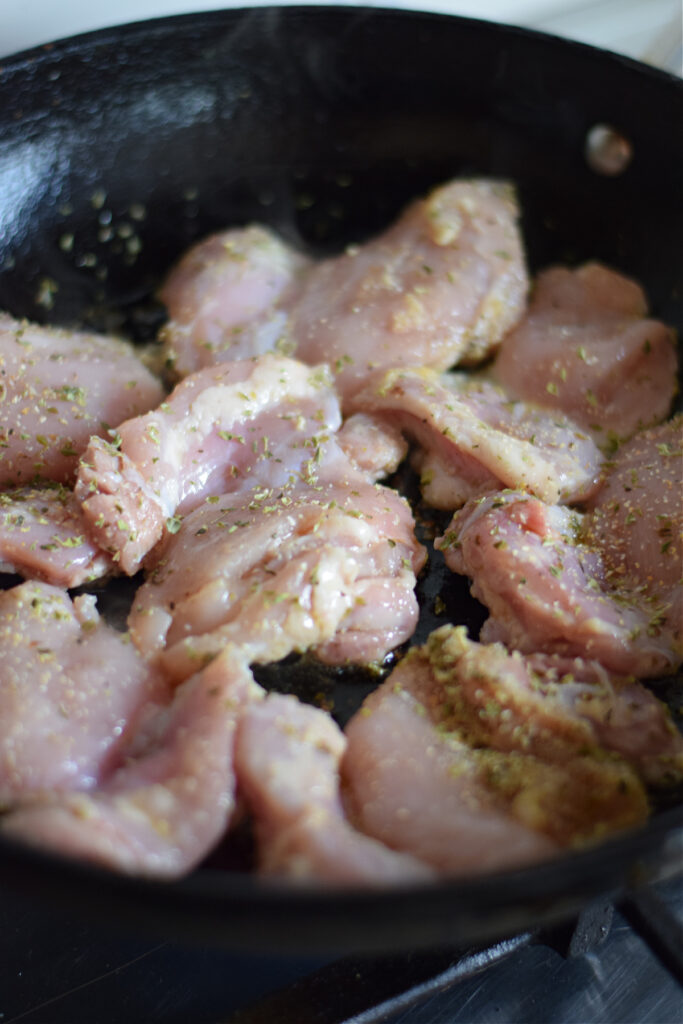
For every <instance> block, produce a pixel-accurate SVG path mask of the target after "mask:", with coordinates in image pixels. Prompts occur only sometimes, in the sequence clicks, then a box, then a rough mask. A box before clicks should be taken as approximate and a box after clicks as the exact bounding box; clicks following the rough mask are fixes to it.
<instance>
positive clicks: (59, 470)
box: [0, 314, 163, 487]
mask: <svg viewBox="0 0 683 1024" xmlns="http://www.w3.org/2000/svg"><path fill="white" fill-rule="evenodd" d="M162 397H163V389H162V387H161V384H160V383H159V381H158V380H156V378H155V377H153V376H152V374H151V373H150V372H149V370H147V369H146V368H145V366H143V364H142V362H141V361H140V359H139V358H138V356H137V355H136V354H135V351H134V349H133V347H132V345H129V344H127V343H126V342H123V341H119V340H117V339H115V338H107V337H102V336H100V335H95V334H83V333H80V332H75V331H64V330H58V329H56V328H54V327H38V326H36V325H35V324H29V323H27V322H26V321H25V320H22V321H18V320H13V319H12V318H11V317H9V316H7V315H6V314H0V398H1V399H2V400H1V401H0V485H3V486H5V487H20V486H26V485H30V484H33V483H34V481H35V480H37V479H39V480H54V481H58V482H60V483H67V482H70V481H72V480H73V478H74V476H75V474H76V468H77V465H78V458H79V456H80V455H81V454H82V452H83V451H84V450H85V448H86V446H87V444H88V441H89V440H90V437H91V435H93V434H98V435H102V436H104V437H106V436H107V431H108V428H109V427H114V426H116V424H117V423H120V422H121V421H122V420H125V419H128V418H129V417H131V416H138V415H139V414H140V413H143V412H146V411H147V410H148V409H151V408H153V407H154V406H155V405H158V403H159V402H160V401H161V399H162Z"/></svg>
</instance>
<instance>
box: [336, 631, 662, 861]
mask: <svg viewBox="0 0 683 1024" xmlns="http://www.w3.org/2000/svg"><path fill="white" fill-rule="evenodd" d="M450 689H451V687H450V686H449V685H448V682H447V681H444V680H443V679H442V678H439V676H438V675H437V674H435V673H434V672H433V670H432V666H431V662H430V658H429V652H428V651H426V650H425V649H421V648H412V649H411V650H410V651H409V652H408V654H407V655H406V657H405V658H404V659H403V661H402V662H401V663H400V665H399V666H398V668H396V669H395V670H394V671H393V672H392V674H391V676H390V677H389V679H388V680H387V681H386V682H385V683H383V684H382V686H380V687H379V689H378V690H376V691H375V692H374V693H372V694H371V695H370V696H369V697H368V698H367V699H366V700H365V702H364V704H363V706H362V708H361V710H360V711H359V712H358V713H357V714H356V715H354V717H353V718H352V719H351V721H350V722H349V724H348V726H347V728H346V736H347V741H348V747H347V750H346V754H345V755H344V759H343V761H342V779H343V782H344V783H345V787H346V788H345V790H344V792H345V796H346V797H347V807H348V811H349V815H350V818H351V820H352V821H353V822H354V823H356V824H357V826H358V827H359V828H361V829H362V830H363V831H364V832H367V833H368V835H371V836H374V837H375V838H376V839H379V840H380V841H381V842H384V843H386V844H387V845H388V846H390V847H392V848H393V849H396V850H401V851H404V852H408V853H411V854H412V855H413V856H415V857H417V858H419V859H420V860H423V861H426V862H427V863H428V864H431V865H432V866H433V867H435V868H436V869H437V870H439V871H440V872H444V873H447V874H464V873H468V874H474V873H483V872H486V871H493V870H498V869H502V868H512V867H519V866H521V865H524V864H529V863H532V862H535V861H540V860H545V859H547V858H550V857H552V856H554V855H555V854H557V853H558V852H559V851H560V850H561V849H562V848H563V847H573V846H577V845H583V844H586V843H590V842H594V841H596V840H598V839H600V838H603V837H604V836H605V835H607V834H609V833H610V832H612V831H617V830H620V829H624V828H627V827H629V826H631V825H637V824H640V823H641V822H642V821H644V820H645V818H646V817H647V813H648V806H647V800H646V797H645V793H644V790H643V787H642V784H641V783H640V781H639V780H638V778H637V776H636V775H635V774H634V772H633V771H632V769H631V768H630V767H629V766H628V765H627V764H625V763H623V762H621V761H619V760H618V759H603V760H600V759H598V758H596V757H591V756H576V757H573V758H570V759H568V760H566V761H564V762H561V763H554V764H553V763H546V762H544V761H542V760H540V759H539V758H537V757H534V756H532V755H531V754H526V753H520V752H518V751H516V750H513V751H511V752H507V751H504V752H503V751H498V750H491V749H484V748H473V747H471V746H470V745H469V744H468V743H467V742H466V740H465V738H464V734H463V733H461V732H460V730H459V729H458V728H457V727H456V728H453V727H452V726H453V725H455V724H456V723H454V722H452V720H451V718H450V714H451V694H450Z"/></svg>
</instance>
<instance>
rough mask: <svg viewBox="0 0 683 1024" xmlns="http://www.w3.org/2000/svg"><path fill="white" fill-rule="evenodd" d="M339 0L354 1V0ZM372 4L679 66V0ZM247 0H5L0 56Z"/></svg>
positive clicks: (0, 13)
mask: <svg viewBox="0 0 683 1024" xmlns="http://www.w3.org/2000/svg"><path fill="white" fill-rule="evenodd" d="M299 2H304V3H305V2H306V0H299ZM317 2H318V3H320V2H321V0H317ZM322 2H325V0H322ZM336 2H337V3H345V2H346V3H348V2H349V0H336ZM367 3H368V5H372V6H376V7H379V6H382V7H409V8H412V9H421V10H429V11H439V12H441V13H448V14H461V15H466V16H468V17H477V18H485V19H487V20H491V21H503V22H507V23H509V24H514V25H523V26H529V27H534V28H540V29H543V30H544V31H546V32H553V33H555V34H557V35H564V36H569V37H570V38H573V39H580V40H582V41H583V42H587V43H592V44H594V45H596V46H604V47H607V48H608V49H612V50H616V51H617V52H619V53H624V54H627V55H628V56H631V57H637V58H640V59H646V60H650V61H652V62H653V63H657V64H660V65H667V66H668V67H670V68H671V70H674V71H677V72H679V73H681V34H682V28H681V0H367ZM249 5H250V4H249V0H239V2H232V3H231V2H230V0H0V57H2V56H6V55H7V54H10V53H15V52H17V51H19V50H23V49H26V48H28V47H31V46H36V45H38V44H40V43H45V42H48V41H50V40H52V39H59V38H61V37H63V36H69V35H73V34H75V33H77V32H86V31H89V30H91V29H96V28H102V27H104V26H106V25H115V24H122V23H124V22H128V21H141V20H143V19H145V18H155V17H161V16H163V15H165V14H182V13H186V12H190V11H201V10H212V9H216V8H224V7H238V6H239V7H244V6H249Z"/></svg>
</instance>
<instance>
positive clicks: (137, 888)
mask: <svg viewBox="0 0 683 1024" xmlns="http://www.w3.org/2000/svg"><path fill="white" fill-rule="evenodd" d="M681 123H683V88H682V85H681V82H680V81H679V80H677V79H674V78H672V77H671V76H668V75H666V74H663V73H660V72H657V71H654V70H652V69H650V68H647V67H645V66H642V65H638V64H635V63H633V62H631V61H629V60H626V59H623V58H620V57H617V56H614V55H610V54H607V53H603V52H600V51H597V50H594V49H591V48H589V47H585V46H582V45H579V44H576V43H569V42H564V41H560V40H558V39H555V38H551V37H548V36H544V35H540V34H537V33H532V32H527V31H522V30H518V29H512V28H507V27H501V26H494V25H489V24H485V23H480V22H476V21H468V20H463V19H459V18H450V17H442V16H437V15H428V14H417V13H407V12H396V11H388V10H369V9H362V8H348V7H347V8H329V7H328V8H318V9H316V8H310V7H306V8H261V9H258V8H256V9H251V10H248V11H234V10H233V11H228V12H220V13H212V14H200V15H192V16H187V17H180V18H168V19H164V20H160V21H154V22H150V23H147V24H141V25H133V26H127V27H124V28H114V29H111V30H105V31H102V32H97V33H93V34H90V35H86V36H82V37H79V38H77V39H74V40H66V41H63V42H59V43H56V44H55V45H53V46H47V47H42V48H40V49H38V50H33V51H30V52H28V53H24V54H20V55H18V56H16V57H13V58H9V59H7V60H5V61H4V63H2V65H1V66H0V308H6V309H8V310H10V311H11V312H12V313H14V314H15V315H18V316H28V317H30V318H33V319H36V320H39V321H43V322H51V323H61V324H75V323H78V324H89V325H93V326H95V327H98V328H114V329H117V330H121V331H123V332H126V333H128V334H129V335H131V336H132V337H134V338H136V339H138V340H141V341H144V340H147V339H149V338H150V337H152V336H153V334H154V332H155V330H156V328H157V326H158V324H159V322H160V316H161V313H162V311H161V310H160V308H159V306H158V304H157V303H156V302H155V300H154V297H153V291H154V287H155V285H156V283H157V282H158V280H159V276H160V275H161V274H162V273H163V272H164V271H165V270H166V268H167V267H168V266H169V264H170V263H171V262H172V261H173V260H174V258H175V257H176V256H177V255H178V254H179V253H180V252H181V251H182V250H183V249H184V248H186V247H187V246H188V244H189V243H191V242H192V241H193V240H194V239H196V238H198V237H200V236H202V235H204V234H206V233H207V232H209V231H211V230H214V229H216V228H218V227H221V226H226V225H231V224H241V223H245V222H248V221H252V220H258V221H265V222H268V223H270V224H272V225H273V226H274V227H275V228H276V229H278V230H279V231H280V232H282V234H283V235H284V236H285V237H286V238H288V239H289V240H290V241H292V242H294V243H296V244H299V245H302V246H304V247H306V248H307V249H309V250H310V251H313V252H315V253H325V252H331V251H335V250H338V249H339V248H341V247H342V246H343V245H344V244H346V243H348V242H350V241H358V240H360V239H362V238H364V237H366V236H368V235H369V234H371V233H372V232H374V231H376V230H378V229H379V228H381V227H382V226H383V225H385V224H386V223H387V222H388V221H389V220H390V219H391V218H392V217H393V216H394V215H395V214H396V212H397V211H398V210H399V209H400V208H401V207H402V206H403V205H404V204H405V202H406V201H408V200H409V199H410V198H412V197H413V196H415V195H417V194H420V193H422V192H424V191H425V190H426V189H427V188H428V187H429V186H431V185H433V184H435V183H438V182H441V181H443V180H446V179H448V178H450V177H453V176H455V175H463V174H464V175H470V174H486V175H499V176H505V177H509V178H511V179H513V180H514V181H516V182H517V184H518V186H519V190H520V198H521V202H522V208H523V211H524V231H525V236H526V241H527V245H528V255H529V261H530V265H531V267H532V269H536V268H539V267H542V266H544V265H546V264H548V263H549V262H552V261H559V260H561V261H570V262H574V261H578V260H583V259H588V258H597V259H601V260H603V261H605V262H607V263H609V264H612V265H614V266H615V267H617V268H619V269H621V270H623V271H625V272H627V273H629V274H632V275H633V276H634V277H636V278H637V279H639V280H640V281H642V282H643V283H644V284H645V286H646V288H647V290H648V293H649V296H650V299H651V303H652V306H653V309H654V311H655V312H656V314H657V315H658V316H660V317H661V318H662V319H665V320H667V321H668V322H670V323H672V324H674V325H676V326H677V327H678V328H679V330H680V328H681V326H682V325H683V288H682V282H681V237H682V231H681V229H682V228H683V223H682V216H683V215H682V207H681V191H682V187H683V137H682V136H681V133H680V125H681ZM600 125H606V126H608V127H610V128H612V129H616V130H617V132H618V133H620V134H621V136H623V139H622V141H621V143H619V145H620V146H621V150H620V152H622V153H624V154H625V155H626V161H625V162H626V166H625V167H624V166H622V167H621V168H620V170H621V173H619V174H616V175H614V174H611V175H606V174H604V173H599V172H596V171H595V170H594V169H593V168H592V166H591V164H590V163H589V162H588V161H587V158H586V146H587V140H588V138H589V136H590V132H591V129H593V128H595V126H600ZM624 140H625V141H624ZM617 148H619V146H618V147H617ZM629 154H630V160H629V159H628V157H629ZM596 159H597V161H598V163H599V162H600V153H598V154H597V158H595V154H594V159H593V160H592V163H593V165H595V162H596ZM603 169H604V168H603ZM530 372H533V367H530ZM422 588H423V589H422V593H423V597H424V599H425V606H427V605H431V603H432V602H431V599H432V598H433V596H434V592H435V591H436V590H439V589H440V590H441V593H442V596H443V597H444V598H445V600H446V605H447V608H448V611H449V613H450V614H451V615H452V617H454V618H458V619H460V620H463V621H468V622H471V623H472V624H474V623H475V621H476V619H477V614H478V612H477V609H476V607H474V606H473V604H472V603H471V602H470V601H469V599H468V597H467V594H466V588H460V589H458V585H457V584H456V583H455V582H454V579H453V577H450V576H449V577H447V578H446V577H443V578H442V577H440V576H438V574H437V575H436V576H435V577H432V578H430V579H429V580H428V581H427V582H426V583H423V584H422ZM430 588H431V589H430ZM430 625H433V622H432V621H431V620H429V619H427V620H426V621H425V622H423V625H422V629H423V631H424V629H426V628H428V627H429V626H430ZM297 672H298V670H295V669H294V668H293V667H292V666H285V667H284V669H282V670H279V669H278V673H277V674H276V677H275V685H281V686H283V687H287V686H293V687H294V688H301V689H302V690H305V688H306V685H307V682H306V673H305V672H303V673H299V674H297ZM271 682H272V680H271ZM324 685H326V686H327V687H328V688H329V695H331V696H332V697H333V698H337V697H338V698H339V701H340V703H344V702H346V703H347V704H348V702H349V694H350V692H351V691H352V688H353V685H355V684H352V683H351V682H349V680H348V678H343V679H337V678H336V677H335V676H334V675H330V676H328V678H327V680H326V681H325V683H324ZM357 686H358V689H357V694H358V696H356V697H355V701H356V702H357V701H358V699H359V696H360V695H361V694H362V693H364V692H365V691H366V689H367V679H360V680H359V681H358V684H357ZM668 692H669V693H670V694H673V691H672V690H670V691H668ZM351 699H352V700H353V699H354V698H351ZM676 703H678V704H680V698H678V699H676ZM682 824H683V820H682V817H681V813H680V809H679V808H678V807H674V808H671V807H669V808H668V809H660V810H659V811H657V812H656V813H655V814H654V815H653V817H652V819H651V821H650V822H649V823H648V824H647V826H646V827H644V828H641V829H639V830H636V831H634V832H632V833H630V834H628V835H625V836H623V837H622V838H619V839H612V840H611V841H609V842H607V843H605V844H604V845H603V846H601V847H599V848H596V849H592V850H588V851H584V852H581V853H576V854H571V855H567V856H565V857H563V858H561V859H560V860H558V861H555V862H553V863H549V864H545V865H541V866H540V867H534V868H533V869H528V870H520V871H515V872H510V873H504V874H496V875H492V876H489V877H485V878H477V879H471V880H463V881H457V880H456V881H451V882H444V883H442V884H439V885H436V886H434V887H433V888H427V889H406V890H401V891H400V892H391V893H384V892H381V893H376V892H356V891H351V892H343V893H339V892H334V891H321V892H319V891H310V892H300V891H295V890H292V889H291V888H286V887H278V886H274V885H272V884H266V883H263V882H262V881H260V880H258V879H256V878H254V877H252V876H250V875H248V874H243V873H241V872H239V871H236V870H224V869H223V868H222V867H221V866H220V864H219V862H218V860H217V859H216V858H213V859H211V860H210V861H209V862H208V864H207V865H205V866H203V867H202V868H201V869H200V870H198V871H196V872H195V873H194V874H193V875H192V876H191V877H189V878H188V879H186V880H184V881H182V882H179V883H176V884H173V885H167V884H156V883H149V882H142V881H138V880H134V879H127V878H121V877H117V876H112V875H110V874H108V873H105V872H101V871H98V870H95V869H93V868H89V867H85V866H81V865H77V864H73V863H67V862H64V861H62V860H60V859H59V858H57V857H52V856H49V855H47V854H41V853H38V852H35V851H27V850H25V849H23V848H19V847H17V846H14V845H11V844H10V843H8V842H7V841H4V842H0V898H1V892H2V887H9V886H11V887H13V888H15V887H21V888H22V889H23V890H26V891H27V892H30V893H31V894H32V896H33V898H34V899H40V900H42V899H45V900H48V901H50V902H51V903H52V904H55V903H56V904H57V905H60V904H62V905H64V906H65V907H66V906H68V907H70V908H72V909H73V908H74V907H80V908H83V909H84V910H87V911H88V912H90V913H93V914H96V915H98V916H100V917H104V916H105V915H107V917H106V919H110V918H111V917H112V916H113V917H114V918H116V919H119V920H123V921H133V922H135V923H136V927H139V928H147V929H155V930H157V931H161V932H164V933H165V934H175V935H178V934H183V935H184V936H188V937H190V936H191V937H194V938H196V939H199V940H201V941H203V942H212V943H217V944H223V945H225V946H232V947H237V946H240V947H242V948H251V949H259V948H261V949H263V948H276V949H277V948H279V949H282V948H286V949H289V950H291V949H304V948H307V949H314V950H316V951H317V950H320V949H322V948H325V949H329V950H336V951H341V950H350V949H353V950H361V949H365V950H378V949H390V948H400V947H403V948H408V947H411V948H415V947H417V946H419V945H432V946H433V945H439V944H451V945H457V946H460V947H461V948H462V947H463V946H465V945H467V944H469V943H473V942H482V941H485V940H486V941H488V940H491V939H493V938H501V937H503V936H505V935H509V934H512V933H513V932H517V931H520V930H525V929H530V928H531V929H533V928H536V927H537V926H540V925H542V924H545V923H548V922H551V921H558V920H560V919H562V918H564V917H567V916H569V915H572V914H574V913H576V912H577V911H578V910H580V909H581V908H582V907H583V906H584V905H585V904H586V903H587V902H588V901H589V900H591V899H592V898H594V897H597V896H608V897H616V898H617V899H619V898H621V897H622V896H623V894H624V893H625V892H626V891H628V890H629V889H630V888H631V887H633V886H637V885H639V884H641V883H643V882H647V881H648V880H651V879H653V878H656V877H661V876H662V875H665V874H671V872H674V871H678V870H680V869H681V825H682Z"/></svg>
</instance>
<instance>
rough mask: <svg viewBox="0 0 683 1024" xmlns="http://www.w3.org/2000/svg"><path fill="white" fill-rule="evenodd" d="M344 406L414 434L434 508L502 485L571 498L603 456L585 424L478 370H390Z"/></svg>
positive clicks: (588, 483)
mask: <svg viewBox="0 0 683 1024" xmlns="http://www.w3.org/2000/svg"><path fill="white" fill-rule="evenodd" d="M350 408H351V409H358V410H363V411H365V412H366V413H371V414H372V415H374V416H375V417H376V418H378V419H380V420H381V421H384V422H385V423H386V424H387V425H388V426H393V427H394V428H400V429H401V430H403V431H404V432H405V434H406V435H407V436H408V437H410V438H411V439H412V440H415V441H417V443H418V445H419V450H418V451H417V452H416V454H415V456H414V462H415V463H416V464H417V466H418V468H419V469H420V483H421V487H422V496H423V498H424V500H425V501H426V502H427V504H429V505H431V506H432V507H434V508H443V509H448V510H452V509H456V508H459V507H460V506H461V505H462V504H464V502H465V501H467V499H468V498H472V497H477V496H478V495H481V494H486V493H487V492H490V491H496V490H499V489H500V487H501V486H503V487H512V488H520V489H521V488H524V489H526V490H528V491H530V492H531V493H532V494H535V495H537V496H538V497H539V498H542V499H543V500H545V501H549V502H555V501H560V500H562V501H577V500H579V499H581V498H585V497H587V496H588V495H589V494H590V493H592V492H593V491H594V490H595V488H596V486H597V482H598V476H599V469H600V465H601V463H602V456H601V455H600V452H599V450H598V448H597V447H596V445H595V444H594V442H593V441H592V440H591V438H590V437H588V436H587V435H586V433H585V432H583V431H582V430H581V429H579V428H578V427H577V426H576V424H574V423H572V421H571V420H569V419H567V417H565V416H562V415H561V414H557V413H555V414H553V413H551V412H549V411H546V410H544V409H542V408H540V407H539V406H535V405H532V404H530V403H527V402H516V401H510V400H509V398H508V396H507V395H506V394H505V392H504V391H503V390H502V389H501V388H498V387H496V385H494V384H492V383H490V382H489V381H487V380H485V379H483V378H479V377H475V376H472V375H468V374H464V373H449V374H437V373H436V372H434V371H432V370H429V369H405V370H389V371H388V372H387V373H383V374H379V375H377V376H376V377H374V378H373V379H372V380H371V382H370V383H369V384H368V385H367V386H366V387H365V388H364V389H363V390H362V391H361V392H360V394H358V395H357V396H356V397H355V398H354V399H352V400H351V402H350Z"/></svg>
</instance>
